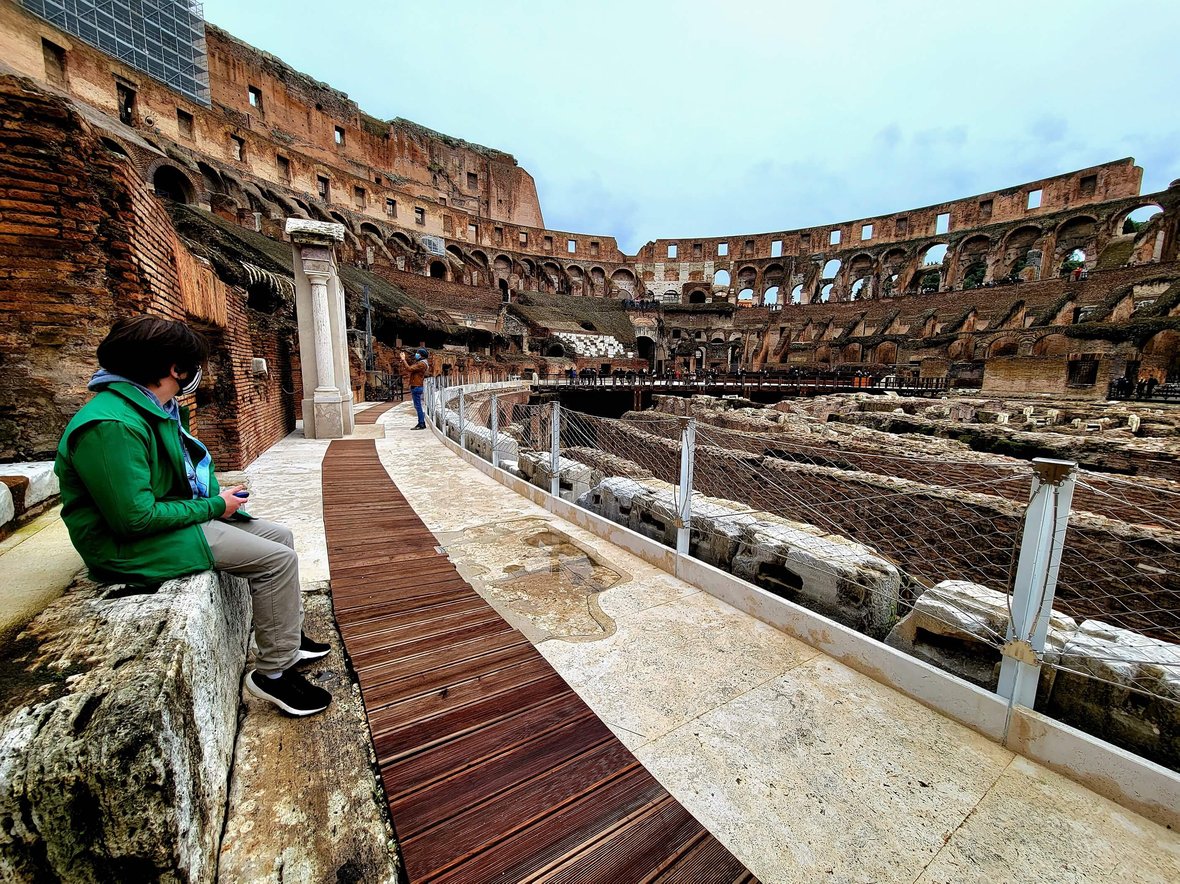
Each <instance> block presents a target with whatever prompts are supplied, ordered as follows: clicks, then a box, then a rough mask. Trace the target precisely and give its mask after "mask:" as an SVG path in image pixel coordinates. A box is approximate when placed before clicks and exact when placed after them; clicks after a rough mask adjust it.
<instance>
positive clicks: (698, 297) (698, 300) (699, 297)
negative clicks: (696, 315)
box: [688, 289, 709, 304]
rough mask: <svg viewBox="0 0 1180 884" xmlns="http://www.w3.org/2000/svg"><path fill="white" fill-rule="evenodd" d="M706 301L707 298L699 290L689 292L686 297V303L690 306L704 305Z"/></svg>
mask: <svg viewBox="0 0 1180 884" xmlns="http://www.w3.org/2000/svg"><path fill="white" fill-rule="evenodd" d="M708 300H709V299H708V297H707V296H706V295H705V293H704V292H702V291H701V290H700V289H697V290H696V291H694V292H690V293H689V295H688V303H690V304H706V303H708Z"/></svg>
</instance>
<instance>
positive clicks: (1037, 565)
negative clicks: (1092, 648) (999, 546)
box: [996, 457, 1078, 709]
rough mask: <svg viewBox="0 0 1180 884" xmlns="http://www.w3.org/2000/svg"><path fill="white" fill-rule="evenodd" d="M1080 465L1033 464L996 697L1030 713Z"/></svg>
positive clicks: (1037, 461)
mask: <svg viewBox="0 0 1180 884" xmlns="http://www.w3.org/2000/svg"><path fill="white" fill-rule="evenodd" d="M1077 468H1078V465H1077V464H1076V463H1074V462H1073V461H1069V460H1052V459H1050V458H1044V457H1038V458H1035V459H1034V460H1033V470H1034V473H1033V484H1032V494H1031V495H1030V497H1029V503H1028V509H1027V510H1025V513H1024V530H1023V532H1022V534H1021V537H1020V558H1019V559H1018V560H1017V563H1016V580H1015V582H1014V583H1013V586H1012V619H1011V621H1010V622H1009V623H1008V634H1007V636H1006V637H1005V638H1006V641H1005V643H1004V647H1003V648H1002V652H1003V655H1004V656H1003V658H1002V660H1001V662H1000V683H999V685H998V686H997V688H996V692H997V693H998V694H1000V695H1001V696H1003V697H1007V698H1008V700H1009V702H1010V703H1012V704H1019V705H1021V706H1027V707H1029V708H1030V709H1031V708H1032V706H1033V704H1034V702H1035V701H1036V697H1037V683H1038V681H1039V680H1040V675H1041V662H1040V661H1041V654H1042V653H1043V652H1044V650H1045V638H1046V636H1047V635H1048V633H1049V618H1050V616H1051V615H1052V612H1053V595H1054V593H1055V592H1056V590H1057V571H1058V568H1059V567H1060V565H1061V551H1062V549H1063V548H1064V546H1065V532H1066V529H1067V528H1068V527H1069V508H1070V505H1071V503H1072V501H1073V489H1074V484H1075V482H1076V480H1077Z"/></svg>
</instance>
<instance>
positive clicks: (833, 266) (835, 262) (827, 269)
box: [820, 258, 843, 279]
mask: <svg viewBox="0 0 1180 884" xmlns="http://www.w3.org/2000/svg"><path fill="white" fill-rule="evenodd" d="M842 266H843V262H842V261H841V260H840V259H839V258H832V259H830V260H829V261H827V262H826V263H825V264H824V269H823V273H821V274H820V279H835V278H836V274H837V273H839V272H840V268H841V267H842Z"/></svg>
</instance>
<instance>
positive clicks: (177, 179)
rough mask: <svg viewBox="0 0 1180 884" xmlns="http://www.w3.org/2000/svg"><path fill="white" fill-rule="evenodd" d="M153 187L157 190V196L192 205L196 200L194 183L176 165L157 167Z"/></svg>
mask: <svg viewBox="0 0 1180 884" xmlns="http://www.w3.org/2000/svg"><path fill="white" fill-rule="evenodd" d="M152 187H153V188H154V189H155V191H156V196H158V197H163V198H164V199H166V200H172V201H173V202H176V203H184V204H186V205H190V206H191V205H192V204H193V202H194V200H193V186H192V184H191V183H189V180H188V179H187V178H185V177H184V173H183V172H181V171H180V170H179V169H177V168H176V167H175V166H160V168H158V169H156V172H155V174H154V175H152Z"/></svg>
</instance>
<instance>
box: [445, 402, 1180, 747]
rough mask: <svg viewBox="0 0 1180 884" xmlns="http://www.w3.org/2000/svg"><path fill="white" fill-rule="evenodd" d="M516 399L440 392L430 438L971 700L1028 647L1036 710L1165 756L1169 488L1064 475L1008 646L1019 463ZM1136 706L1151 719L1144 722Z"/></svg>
mask: <svg viewBox="0 0 1180 884" xmlns="http://www.w3.org/2000/svg"><path fill="white" fill-rule="evenodd" d="M526 399H527V392H525V393H523V394H522V393H520V392H519V391H518V392H517V393H515V394H511V393H505V392H504V391H503V390H502V389H485V390H475V391H472V392H464V393H463V394H462V395H461V396H460V395H458V394H456V392H455V391H454V390H447V391H444V399H443V401H444V403H445V411H444V414H445V416H446V417H445V420H444V425H446V426H448V427H449V428H450V434H451V435H452V438H456V440H457V441H458V440H459V439H462V440H463V442H464V444H465V445H466V447H468V448H469V450H472V451H474V452H476V453H477V454H479V455H480V456H481V457H484V458H485V459H487V460H492V459H493V456H494V457H495V460H496V462H497V463H498V464H499V465H501V466H503V467H505V468H506V469H509V470H511V471H513V472H515V473H516V474H518V475H520V476H521V477H522V478H525V479H526V480H528V481H530V482H532V483H533V484H536V485H538V486H540V487H544V488H546V489H550V490H554V491H556V492H557V493H559V494H560V495H561V496H562V497H564V498H566V499H568V500H570V501H573V502H575V503H577V504H579V505H580V506H583V507H585V508H587V509H590V510H592V511H594V512H596V513H598V514H599V515H602V516H604V517H606V518H609V519H611V520H613V521H615V522H618V523H620V524H623V525H626V526H627V527H629V528H632V529H633V530H635V531H638V532H639V533H641V534H644V535H646V536H648V537H651V538H653V539H656V540H658V541H660V542H661V543H664V544H666V545H668V546H672V547H679V546H683V551H685V552H687V553H688V554H690V555H692V556H694V557H696V558H699V559H701V560H703V561H705V562H708V563H709V564H712V565H715V566H717V567H719V568H722V569H724V570H727V571H730V572H731V573H733V574H734V575H736V576H738V577H742V578H744V579H747V580H749V581H750V582H752V583H755V584H756V585H759V586H761V587H763V588H764V589H767V590H769V591H770V592H772V593H774V594H777V595H779V596H782V597H785V598H787V599H790V600H792V601H796V602H798V603H800V604H802V605H804V606H805V607H809V608H811V609H813V610H816V611H818V612H819V613H822V614H825V615H826V616H829V617H832V618H833V619H836V620H837V621H840V622H843V623H845V624H847V625H850V626H852V627H854V628H856V629H858V630H860V631H862V632H865V633H867V634H869V635H871V636H874V637H876V638H879V639H887V640H888V641H889V642H890V643H891V644H895V645H896V646H899V647H903V648H904V649H906V650H907V651H909V652H911V653H915V654H917V655H918V656H922V657H923V658H924V659H927V660H930V661H931V662H935V663H938V664H939V665H942V666H944V667H946V668H949V669H951V670H952V671H955V672H956V673H957V674H959V675H963V676H964V677H967V678H969V679H971V680H973V681H975V682H977V683H979V684H981V685H984V686H987V687H990V688H996V686H997V684H998V682H999V680H1000V661H1001V659H1002V656H1001V655H1002V653H1003V652H1007V651H1008V649H1010V646H1011V644H1012V642H1013V639H1017V640H1022V641H1027V640H1030V639H1031V640H1034V641H1035V644H1036V647H1035V654H1036V662H1037V663H1038V664H1043V665H1044V667H1045V668H1044V672H1043V674H1042V675H1041V677H1040V678H1041V680H1040V689H1039V693H1038V694H1037V698H1038V699H1037V704H1038V706H1039V707H1041V706H1044V707H1046V708H1048V710H1049V711H1050V712H1057V713H1061V714H1062V717H1064V718H1066V719H1067V720H1077V719H1078V717H1079V716H1080V715H1082V713H1083V712H1085V714H1086V715H1089V716H1090V717H1091V718H1092V717H1093V716H1094V715H1097V714H1103V715H1105V716H1106V717H1107V718H1108V719H1111V721H1114V719H1116V718H1117V719H1118V720H1119V721H1123V722H1124V725H1123V730H1128V729H1132V728H1133V727H1140V728H1142V727H1147V728H1148V729H1149V730H1150V729H1151V728H1154V729H1155V731H1154V734H1155V736H1154V738H1153V739H1155V740H1156V742H1159V741H1161V740H1171V741H1172V745H1173V749H1172V750H1171V751H1172V754H1173V755H1174V754H1176V750H1175V744H1176V742H1177V741H1178V740H1180V735H1177V734H1176V730H1175V729H1176V722H1177V720H1178V719H1180V715H1177V713H1176V711H1175V710H1176V708H1177V707H1180V576H1178V575H1180V519H1178V518H1177V514H1178V513H1180V507H1178V506H1177V504H1180V486H1177V485H1176V484H1175V483H1168V482H1165V481H1157V482H1155V481H1144V480H1131V479H1125V478H1120V477H1117V476H1111V475H1106V474H1097V473H1093V472H1088V471H1084V470H1083V471H1077V472H1076V473H1075V474H1073V475H1076V486H1074V485H1071V488H1072V490H1073V493H1074V498H1073V507H1072V511H1071V512H1070V515H1069V521H1068V531H1066V532H1064V533H1065V537H1064V543H1063V544H1062V542H1061V541H1062V538H1061V537H1056V538H1054V543H1057V544H1058V545H1059V547H1060V549H1059V554H1060V568H1059V571H1058V573H1057V576H1056V598H1055V600H1054V601H1053V604H1052V607H1051V609H1050V608H1045V610H1044V611H1041V612H1040V613H1039V614H1037V616H1036V617H1034V619H1033V620H1032V621H1030V623H1031V625H1030V626H1029V628H1028V629H1027V634H1026V635H1023V634H1018V631H1017V632H1014V629H1015V626H1014V625H1013V619H1014V618H1013V591H1014V585H1015V584H1016V582H1017V570H1018V569H1017V561H1018V554H1019V550H1020V547H1021V543H1022V535H1026V534H1027V530H1028V529H1027V525H1026V520H1027V518H1028V515H1029V511H1030V493H1031V494H1034V496H1035V493H1039V492H1034V489H1035V488H1037V487H1039V485H1038V483H1034V481H1033V469H1032V468H1031V466H1030V464H1029V463H1027V462H1023V461H1019V460H1015V459H1009V458H999V457H983V456H970V457H967V458H964V459H961V460H954V459H947V458H945V457H943V458H937V459H936V458H932V457H931V455H930V453H929V452H927V451H925V450H921V449H920V446H916V448H918V449H919V450H916V451H915V452H914V453H913V454H906V453H904V452H903V451H901V450H896V449H895V450H887V451H873V450H870V449H869V448H868V447H867V446H859V447H858V446H857V445H853V444H849V443H842V444H837V443H833V442H831V441H830V440H828V441H819V442H817V441H816V440H815V439H814V438H812V437H808V436H807V434H806V433H792V432H791V431H790V429H789V428H787V429H785V430H784V432H782V433H779V434H775V435H767V434H758V433H750V432H747V431H745V430H742V429H735V428H731V427H721V426H714V425H711V424H706V423H699V422H695V421H694V422H692V431H691V433H689V432H688V427H689V424H690V421H689V420H688V419H686V418H682V417H677V416H672V415H667V414H661V413H644V414H629V415H628V416H627V417H625V418H624V419H610V418H604V417H598V416H595V415H590V414H585V413H581V412H575V411H571V410H569V409H565V408H562V407H561V406H560V405H559V404H558V403H557V402H556V401H553V402H544V403H539V404H528V402H527V401H526ZM460 400H461V407H460ZM460 411H462V419H461V422H460V417H459V412H460ZM555 425H556V432H555ZM686 442H687V448H688V452H689V457H688V458H687V459H686V458H685V457H684V453H685V450H686ZM1070 481H1071V482H1072V481H1073V480H1072V479H1071V480H1070ZM1062 524H1063V525H1064V522H1063V523H1062ZM1042 588H1043V587H1042ZM1050 589H1051V587H1050ZM1033 602H1034V603H1035V602H1037V600H1036V599H1034V600H1033ZM1034 606H1035V605H1034ZM1034 613H1036V612H1035V611H1034ZM1016 619H1017V620H1018V621H1019V618H1016ZM1042 621H1043V622H1042ZM1038 633H1039V636H1040V637H1039V639H1036V638H1035V636H1036V635H1037V634H1038ZM1095 685H1099V686H1101V690H1096V689H1095ZM1136 696H1139V697H1147V698H1150V700H1151V701H1152V703H1154V704H1155V705H1153V706H1151V708H1150V709H1149V710H1148V711H1146V712H1145V711H1144V708H1142V707H1143V703H1142V701H1136V700H1134V697H1136ZM1157 701H1159V702H1157ZM1136 703H1138V704H1139V706H1138V707H1136V708H1130V707H1132V706H1135V704H1136ZM1161 703H1162V704H1163V705H1162V706H1161V705H1160V704H1161ZM1082 706H1086V709H1084V710H1081V707H1082ZM1160 708H1163V709H1165V710H1167V709H1170V710H1172V711H1171V712H1159V711H1158V710H1159V709H1160ZM1079 710H1081V711H1079ZM1153 710H1154V711H1153ZM1120 715H1121V716H1122V718H1119V716H1120ZM1167 715H1171V718H1170V719H1167V720H1163V719H1164V718H1167ZM1132 720H1133V721H1135V722H1138V724H1136V725H1129V724H1125V722H1126V721H1132ZM1145 720H1146V721H1147V724H1146V725H1144V724H1143V722H1144V721H1145ZM1116 725H1117V722H1115V723H1114V724H1111V727H1112V728H1114V727H1116ZM1128 741H1129V743H1130V744H1132V748H1139V745H1138V744H1136V743H1135V738H1134V735H1130V736H1128V737H1127V740H1125V741H1124V744H1127V743H1128ZM1140 742H1141V743H1142V740H1141V741H1140ZM1148 742H1150V740H1149V741H1148ZM1153 745H1154V744H1153ZM1144 754H1148V755H1149V756H1151V755H1152V753H1151V752H1150V751H1145V752H1144ZM1156 755H1157V757H1158V756H1159V753H1156ZM1169 757H1170V756H1167V753H1166V752H1165V753H1164V757H1163V760H1164V761H1165V763H1168V758H1169Z"/></svg>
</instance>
